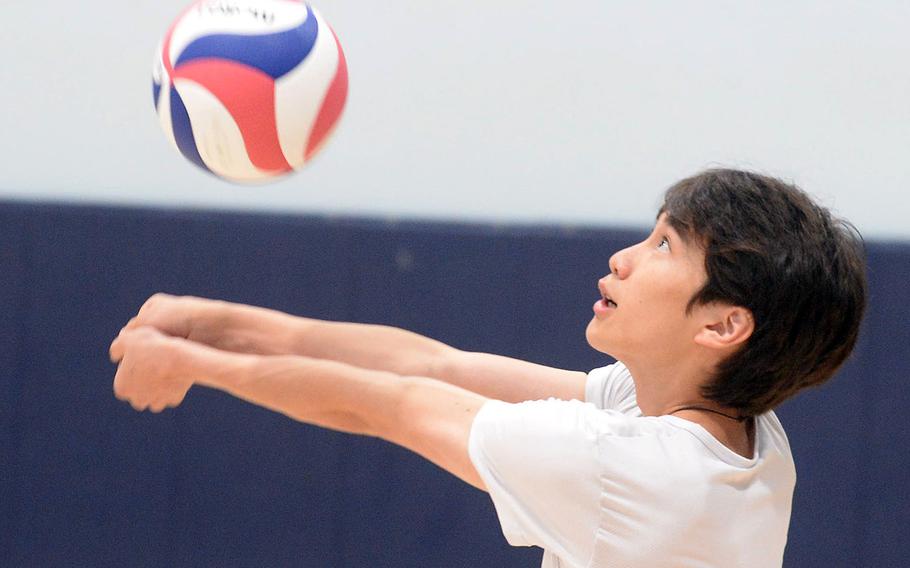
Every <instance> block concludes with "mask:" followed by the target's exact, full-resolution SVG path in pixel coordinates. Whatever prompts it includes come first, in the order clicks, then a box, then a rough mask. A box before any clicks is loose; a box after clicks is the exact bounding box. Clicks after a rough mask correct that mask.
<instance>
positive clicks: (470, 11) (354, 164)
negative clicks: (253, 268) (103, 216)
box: [0, 0, 910, 239]
mask: <svg viewBox="0 0 910 568" xmlns="http://www.w3.org/2000/svg"><path fill="white" fill-rule="evenodd" d="M185 1H186V0H155V1H143V2H137V1H131V2H124V1H123V0H119V1H114V0H83V1H81V2H55V3H53V4H49V3H47V2H28V1H26V0H10V1H8V2H5V3H4V4H5V5H4V6H3V10H2V12H3V14H2V16H0V48H2V52H3V53H4V65H3V70H2V71H0V77H2V79H0V84H2V88H0V108H2V109H3V110H2V113H0V155H2V156H3V160H2V168H0V198H2V197H16V198H42V199H43V198H50V199H63V200H87V201H92V202H98V201H101V202H116V203H126V204H137V203H149V204H155V205H159V206H160V205H163V206H178V207H195V206H203V207H227V208H244V209H267V210H282V211H287V210H290V211H300V212H309V213H337V214H351V213H354V214H370V215H382V216H388V215H391V216H396V217H412V216H417V217H424V218H468V219H476V220H495V221H519V222H529V221H535V222H536V221H543V222H548V223H583V224H592V223H593V224H598V225H607V224H609V225H637V226H647V225H649V224H650V223H651V220H652V219H653V216H654V212H655V207H656V205H657V203H658V201H659V195H660V192H661V191H662V190H663V189H664V188H665V187H666V186H668V185H669V184H671V183H672V182H673V181H675V180H677V179H679V178H680V177H683V176H685V175H688V174H691V173H694V172H695V171H697V170H699V169H701V168H704V167H707V166H712V165H728V166H738V167H748V168H753V169H758V170H761V171H765V172H768V173H771V174H775V175H779V176H781V177H784V178H787V179H791V180H793V181H795V182H796V183H798V184H800V185H801V186H802V187H804V188H805V189H807V190H808V191H810V192H811V193H813V194H815V195H816V196H818V197H819V198H820V199H821V200H822V201H823V202H824V203H825V204H827V205H829V206H832V207H833V208H835V209H836V210H838V211H839V212H840V213H841V214H843V215H845V216H847V217H848V218H850V219H852V220H853V221H854V222H855V223H856V224H857V226H859V228H860V229H861V230H862V231H863V232H864V233H865V234H866V235H867V236H868V237H877V238H894V237H897V238H902V239H905V238H908V237H910V223H908V222H907V219H908V217H910V197H908V192H910V159H908V157H910V156H908V154H910V67H908V64H907V62H908V60H910V34H908V33H907V30H908V29H910V2H906V1H905V0H875V1H865V2H859V1H856V2H854V1H844V0H833V1H822V0H806V1H798V0H791V1H785V0H766V1H762V2H758V1H755V2H727V1H721V0H716V1H709V0H686V1H670V0H668V1H665V2H658V1H646V0H636V1H626V2H618V1H607V0H576V1H567V2H539V1H523V2H518V1H515V0H499V1H495V0H486V1H478V0H462V1H460V2H456V1H454V0H421V1H418V0H376V1H370V2H365V1H363V0H320V1H318V2H317V3H316V4H315V5H316V7H317V8H319V9H320V11H321V12H322V14H323V15H324V16H325V17H326V19H328V20H329V22H331V23H332V25H333V27H334V28H335V31H336V32H337V34H338V36H339V38H340V39H341V41H342V44H343V46H344V48H345V52H346V55H347V58H348V65H349V70H350V77H351V91H350V97H349V100H348V107H347V110H346V112H345V116H344V117H343V121H342V123H341V126H340V127H339V129H338V130H337V132H336V134H335V137H334V139H333V140H332V141H331V142H330V143H329V145H328V146H327V148H326V149H325V151H324V152H323V154H322V155H321V156H319V157H318V158H317V160H316V161H315V162H314V163H313V164H312V165H311V166H309V167H308V168H307V169H305V170H304V171H302V172H300V173H298V174H296V175H294V176H292V177H290V178H289V179H287V180H286V181H282V182H279V183H277V184H273V185H268V186H259V187H243V186H234V185H231V184H227V183H225V182H221V181H218V180H216V179H214V178H212V177H211V176H209V175H207V174H204V173H202V172H201V171H198V170H197V169H196V168H195V167H194V166H192V165H190V164H189V162H187V161H185V160H184V159H183V158H182V157H180V156H179V155H178V154H176V153H175V151H174V150H172V149H171V147H170V146H168V144H167V143H166V142H165V138H164V136H163V134H162V133H161V132H160V129H159V127H158V124H157V123H156V120H155V113H154V110H153V105H152V95H151V80H150V69H151V60H152V56H153V52H154V49H155V47H156V45H157V43H158V40H159V39H160V37H161V34H162V33H163V31H164V30H165V28H166V27H167V25H168V24H169V23H170V21H171V20H172V19H173V18H174V17H175V16H176V15H177V13H178V12H179V11H180V9H181V8H182V7H183V5H184V4H185Z"/></svg>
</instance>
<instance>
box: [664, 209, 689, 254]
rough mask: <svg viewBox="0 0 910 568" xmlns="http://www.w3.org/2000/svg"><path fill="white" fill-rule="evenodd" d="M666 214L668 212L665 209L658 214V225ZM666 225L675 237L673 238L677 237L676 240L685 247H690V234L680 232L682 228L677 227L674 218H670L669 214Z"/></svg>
mask: <svg viewBox="0 0 910 568" xmlns="http://www.w3.org/2000/svg"><path fill="white" fill-rule="evenodd" d="M665 213H667V212H666V211H665V210H664V209H663V208H661V210H660V211H658V212H657V222H658V223H659V222H660V216H661V215H663V214H665ZM664 224H665V225H666V226H667V230H668V231H672V232H673V235H671V236H673V237H675V240H677V241H679V242H681V243H682V244H683V246H689V244H690V243H689V234H688V233H687V232H686V231H684V230H680V229H681V228H682V227H676V225H677V223H675V222H674V219H673V217H672V216H670V214H669V213H667V217H666V221H665V223H664Z"/></svg>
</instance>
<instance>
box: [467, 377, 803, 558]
mask: <svg viewBox="0 0 910 568" xmlns="http://www.w3.org/2000/svg"><path fill="white" fill-rule="evenodd" d="M585 398H586V400H587V402H581V401H577V400H573V401H563V400H556V399H550V400H545V401H530V402H523V403H521V404H507V403H504V402H501V401H496V400H491V401H488V402H487V403H485V404H484V406H483V407H482V408H481V409H480V412H479V413H478V414H477V417H476V418H475V420H474V424H473V426H472V427H471V434H470V440H469V443H468V451H469V453H470V457H471V461H472V462H473V464H474V467H475V468H477V472H478V473H479V474H480V477H481V478H482V479H483V481H484V483H485V484H486V486H487V489H488V490H489V492H490V497H491V498H492V499H493V504H494V506H495V507H496V512H497V515H498V516H499V522H500V524H501V525H502V531H503V534H504V535H505V537H506V540H508V542H509V544H512V545H514V546H539V547H541V548H543V549H544V558H543V568H556V567H559V568H569V567H591V568H601V567H609V568H613V567H617V568H618V567H621V568H634V567H648V568H659V567H668V568H671V567H672V568H690V567H691V568H695V567H699V568H708V567H723V568H733V567H738V568H739V567H741V568H768V567H772V566H774V567H779V566H780V565H781V563H782V559H783V552H784V545H785V544H786V541H787V527H788V525H789V522H790V504H791V498H792V495H793V486H794V484H795V481H796V471H795V468H794V466H793V458H792V456H791V454H790V446H789V443H788V442H787V437H786V435H785V434H784V431H783V428H782V427H781V424H780V422H779V421H778V419H777V417H776V416H775V415H774V413H773V412H768V413H767V414H763V415H761V416H758V417H757V418H756V419H755V454H754V456H753V457H752V459H748V458H745V457H743V456H740V455H739V454H737V453H735V452H733V451H732V450H730V449H729V448H727V447H726V446H724V445H723V444H721V443H720V442H718V441H717V440H716V439H715V438H714V437H713V436H711V434H709V433H708V432H707V430H705V429H704V428H702V427H701V426H699V425H697V424H695V423H694V422H690V421H688V420H683V419H682V418H678V417H675V416H657V417H644V416H642V414H641V410H640V409H639V408H638V405H637V403H636V401H635V385H634V383H633V382H632V377H631V376H630V375H629V371H628V370H627V369H626V367H625V366H624V365H622V364H621V363H617V364H615V365H611V366H609V367H603V368H600V369H595V370H594V371H591V373H589V375H588V379H587V384H586V388H585Z"/></svg>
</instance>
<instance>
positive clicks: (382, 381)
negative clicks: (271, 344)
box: [110, 326, 486, 488]
mask: <svg viewBox="0 0 910 568" xmlns="http://www.w3.org/2000/svg"><path fill="white" fill-rule="evenodd" d="M110 357H111V361H112V362H114V363H117V373H116V375H115V376H114V395H115V396H116V397H117V398H119V399H121V400H126V401H129V403H130V404H131V405H132V406H133V408H135V409H136V410H139V411H142V410H146V409H148V410H151V411H152V412H161V411H162V410H164V409H165V408H168V407H175V406H177V405H179V404H180V403H181V402H182V401H183V399H184V397H185V396H186V393H187V391H188V390H189V389H190V388H191V387H192V386H193V385H202V386H206V387H209V388H214V389H218V390H222V391H224V392H227V393H229V394H231V395H233V396H236V397H238V398H240V399H243V400H246V401H248V402H251V403H253V404H256V405H258V406H262V407H264V408H268V409H270V410H273V411H276V412H280V413H282V414H285V415H287V416H289V417H291V418H293V419H295V420H298V421H300V422H306V423H309V424H314V425H316V426H321V427H323V428H330V429H333V430H340V431H344V432H350V433H355V434H364V435H369V436H376V437H380V438H383V439H384V440H388V441H390V442H393V443H396V444H399V445H401V446H403V447H405V448H408V449H410V450H412V451H414V452H417V453H418V454H420V455H422V456H424V457H425V458H427V459H429V460H431V461H433V462H434V463H436V464H437V465H439V466H440V467H443V468H444V469H446V470H448V471H450V472H452V473H453V474H455V475H457V476H458V477H460V478H461V479H464V480H465V481H467V482H468V483H471V484H472V485H475V486H477V487H481V488H482V487H483V483H482V481H481V480H480V478H479V477H478V475H477V472H476V471H475V470H474V467H473V465H472V464H471V461H470V458H469V456H468V452H467V443H468V437H469V434H470V431H471V425H472V423H473V420H474V417H475V416H476V414H477V412H478V411H479V410H480V408H481V406H482V405H483V404H484V402H485V401H486V399H485V398H484V397H482V396H479V395H477V394H474V393H472V392H469V391H466V390H464V389H459V388H457V387H454V386H451V385H448V384H445V383H442V382H440V381H437V380H434V379H430V378H424V377H404V376H401V375H397V374H394V373H389V372H386V371H374V370H369V369H362V368H358V367H354V366H351V365H346V364H344V363H338V362H335V361H324V360H319V359H312V358H309V357H300V356H294V355H251V354H245V353H234V352H228V351H222V350H219V349H216V348H214V347H211V346H209V345H203V344H201V343H199V342H196V341H190V340H187V339H184V338H181V337H177V336H174V335H166V334H164V333H162V332H161V331H160V330H158V329H156V328H154V327H150V326H134V327H124V329H123V330H121V332H120V334H119V335H118V336H117V338H116V339H114V341H113V342H112V343H111V346H110Z"/></svg>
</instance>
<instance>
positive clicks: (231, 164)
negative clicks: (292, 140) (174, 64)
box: [174, 79, 271, 182]
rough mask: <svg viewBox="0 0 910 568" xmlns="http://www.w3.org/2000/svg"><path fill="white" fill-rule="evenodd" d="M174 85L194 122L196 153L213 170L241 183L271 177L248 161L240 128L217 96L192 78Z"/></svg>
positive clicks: (179, 80)
mask: <svg viewBox="0 0 910 568" xmlns="http://www.w3.org/2000/svg"><path fill="white" fill-rule="evenodd" d="M174 84H175V85H176V86H177V92H178V93H179V94H180V98H181V99H182V100H183V103H184V105H185V106H186V111H187V114H189V117H190V122H191V123H192V125H193V136H194V137H195V139H196V148H197V149H198V150H199V156H200V157H201V158H202V161H203V162H205V165H206V166H208V168H209V169H210V170H212V172H213V173H215V174H216V175H219V176H221V177H224V178H227V179H230V180H233V181H242V182H250V181H259V180H263V181H264V180H266V179H269V178H270V177H271V174H270V173H269V172H266V171H263V170H261V169H259V168H257V167H256V166H254V165H253V163H252V162H251V161H250V158H249V156H248V155H247V151H246V145H245V144H244V142H243V135H242V134H241V133H240V128H239V127H238V126H237V123H235V122H234V117H233V116H231V113H230V112H228V110H227V109H226V108H225V107H224V105H222V104H221V101H219V100H218V98H217V97H215V96H214V95H213V94H212V93H210V92H209V91H208V90H207V89H205V88H204V87H202V86H200V85H197V84H196V83H194V82H193V81H184V80H181V79H177V80H176V81H174Z"/></svg>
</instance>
